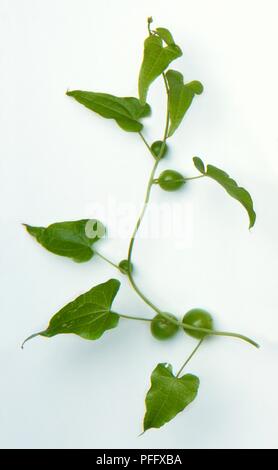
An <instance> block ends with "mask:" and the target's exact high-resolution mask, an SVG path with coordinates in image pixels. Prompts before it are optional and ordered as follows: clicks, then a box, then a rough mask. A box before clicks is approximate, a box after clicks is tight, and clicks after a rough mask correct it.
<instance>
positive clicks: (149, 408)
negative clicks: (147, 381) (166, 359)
mask: <svg viewBox="0 0 278 470" xmlns="http://www.w3.org/2000/svg"><path fill="white" fill-rule="evenodd" d="M198 387H199V379H198V377H196V376H195V375H191V374H186V375H184V376H183V377H179V378H177V377H175V376H174V375H173V372H172V366H171V365H169V364H158V365H157V366H156V368H155V369H154V371H153V373H152V376H151V388H150V390H149V391H148V393H147V396H146V414H145V418H144V431H146V430H147V429H150V428H160V427H161V426H163V425H164V424H165V423H168V421H171V419H173V418H174V417H175V416H176V415H177V414H178V413H180V412H181V411H182V410H184V408H186V406H188V405H189V403H191V402H192V401H193V400H194V399H195V397H196V395H197V392H198Z"/></svg>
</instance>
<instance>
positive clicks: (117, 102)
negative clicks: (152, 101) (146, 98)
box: [67, 90, 151, 132]
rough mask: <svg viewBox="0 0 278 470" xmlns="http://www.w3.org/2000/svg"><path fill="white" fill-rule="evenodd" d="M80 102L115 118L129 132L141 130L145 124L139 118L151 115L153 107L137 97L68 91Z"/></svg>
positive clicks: (101, 114)
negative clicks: (142, 102) (141, 101)
mask: <svg viewBox="0 0 278 470" xmlns="http://www.w3.org/2000/svg"><path fill="white" fill-rule="evenodd" d="M67 95H68V96H72V97H73V98H75V99H76V101H78V102H79V103H81V104H83V105H84V106H86V108H89V109H90V110H91V111H94V112H95V113H97V114H100V116H102V117H104V118H106V119H115V121H116V122H117V124H118V125H119V126H120V127H121V128H122V129H124V130H125V131H128V132H140V131H141V130H142V129H143V124H141V122H139V119H141V118H143V117H146V116H149V115H150V113H151V108H150V106H149V105H148V104H147V103H144V104H141V103H140V101H139V100H138V99H137V98H132V97H127V98H121V97H118V96H113V95H109V94H107V93H95V92H93V91H81V90H74V91H67Z"/></svg>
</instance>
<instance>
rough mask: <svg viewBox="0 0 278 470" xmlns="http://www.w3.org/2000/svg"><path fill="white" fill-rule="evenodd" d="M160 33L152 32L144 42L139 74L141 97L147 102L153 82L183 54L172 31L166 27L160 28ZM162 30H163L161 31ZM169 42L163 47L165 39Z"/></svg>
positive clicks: (141, 99) (143, 101) (142, 101)
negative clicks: (175, 41)
mask: <svg viewBox="0 0 278 470" xmlns="http://www.w3.org/2000/svg"><path fill="white" fill-rule="evenodd" d="M159 30H160V33H159V34H160V35H155V34H152V35H151V36H149V37H148V38H147V39H146V40H145V42H144V57H143V62H142V65H141V69H140V74H139V86H138V88H139V98H140V101H141V103H142V104H144V103H146V99H147V94H148V89H149V87H150V85H151V83H152V82H153V81H154V80H155V79H156V78H157V77H159V75H161V74H162V72H164V70H166V69H167V67H168V66H169V64H170V63H171V62H172V61H173V60H175V59H177V58H178V57H180V56H181V55H182V51H181V49H180V48H179V46H177V45H176V44H175V43H174V40H173V37H172V35H171V33H170V32H169V31H168V30H166V29H165V28H158V29H157V31H159ZM161 31H162V32H161ZM162 38H163V40H164V41H166V44H167V42H168V44H167V45H166V46H165V47H163V40H162Z"/></svg>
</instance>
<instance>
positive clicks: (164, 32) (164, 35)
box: [156, 28, 175, 46]
mask: <svg viewBox="0 0 278 470" xmlns="http://www.w3.org/2000/svg"><path fill="white" fill-rule="evenodd" d="M156 32H157V34H158V36H159V37H160V38H161V39H162V40H163V41H164V42H165V43H166V44H167V46H171V44H175V41H174V38H173V36H172V34H171V33H170V31H169V29H166V28H156Z"/></svg>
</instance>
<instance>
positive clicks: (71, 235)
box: [25, 219, 105, 262]
mask: <svg viewBox="0 0 278 470" xmlns="http://www.w3.org/2000/svg"><path fill="white" fill-rule="evenodd" d="M25 227H26V229H27V231H28V232H29V233H30V235H33V236H34V237H35V238H36V239H37V241H38V242H39V243H40V244H41V245H42V246H43V247H44V248H46V249H47V250H48V251H51V252H52V253H55V254H56V255H60V256H67V257H68V258H72V259H73V260H74V261H77V262H83V261H88V260H90V259H91V258H92V256H93V255H94V251H93V249H92V245H93V244H94V243H95V242H97V241H98V240H99V239H100V238H101V237H102V236H103V235H104V233H105V228H104V226H103V225H102V223H101V222H99V221H98V220H96V219H82V220H75V221H72V222H58V223H55V224H51V225H49V226H48V227H46V228H45V227H33V226H31V225H25Z"/></svg>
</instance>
